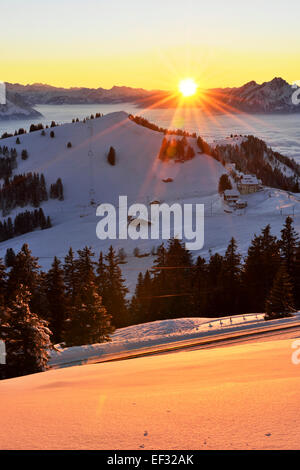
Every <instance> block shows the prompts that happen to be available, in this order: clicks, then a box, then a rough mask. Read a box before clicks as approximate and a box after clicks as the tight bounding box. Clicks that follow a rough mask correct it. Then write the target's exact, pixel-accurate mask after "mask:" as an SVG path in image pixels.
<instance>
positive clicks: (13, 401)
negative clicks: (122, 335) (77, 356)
mask: <svg viewBox="0 0 300 470" xmlns="http://www.w3.org/2000/svg"><path fill="white" fill-rule="evenodd" d="M293 352H295V350H294V349H292V341H291V340H279V341H270V342H261V343H259V342H256V343H251V344H243V345H238V346H234V347H226V348H215V349H207V350H197V351H185V352H178V353H177V354H166V355H163V356H151V357H144V358H139V359H132V360H127V361H121V362H113V363H105V364H93V365H86V366H83V367H82V366H78V367H70V368H66V369H58V370H52V371H49V372H44V373H39V374H34V375H30V376H26V377H20V378H15V379H10V380H5V381H2V382H1V386H0V415H1V431H0V448H1V449H116V450H117V449H137V450H142V449H146V450H148V449H156V450H159V449H167V450H168V449H169V450H173V449H186V450H190V449H200V450H203V449H300V409H299V387H300V376H299V367H300V365H295V364H293V362H292V353H293Z"/></svg>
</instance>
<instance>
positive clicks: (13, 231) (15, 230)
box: [0, 208, 52, 242]
mask: <svg viewBox="0 0 300 470" xmlns="http://www.w3.org/2000/svg"><path fill="white" fill-rule="evenodd" d="M50 227H52V224H51V220H50V217H49V216H48V217H46V216H45V214H44V211H43V209H42V208H40V209H35V210H34V211H25V212H20V213H19V214H18V215H16V217H15V219H14V221H12V219H11V218H10V217H8V219H7V220H4V221H3V222H2V221H0V242H3V241H5V240H9V239H10V238H13V237H18V236H19V235H23V234H24V233H28V232H32V231H33V230H35V229H36V228H40V229H41V230H45V229H47V228H50Z"/></svg>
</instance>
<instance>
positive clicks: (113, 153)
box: [107, 147, 116, 166]
mask: <svg viewBox="0 0 300 470" xmlns="http://www.w3.org/2000/svg"><path fill="white" fill-rule="evenodd" d="M107 161H108V163H109V164H110V165H112V166H114V165H115V164H116V151H115V149H114V148H113V147H110V149H109V152H108V155H107Z"/></svg>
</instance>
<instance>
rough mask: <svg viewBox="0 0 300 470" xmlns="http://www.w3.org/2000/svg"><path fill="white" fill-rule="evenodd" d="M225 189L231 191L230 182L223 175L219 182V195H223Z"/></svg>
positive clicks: (225, 175) (226, 176)
mask: <svg viewBox="0 0 300 470" xmlns="http://www.w3.org/2000/svg"><path fill="white" fill-rule="evenodd" d="M226 189H232V184H231V181H230V179H229V177H228V175H227V174H226V173H224V174H223V175H222V176H221V177H220V180H219V188H218V191H219V193H224V191H226Z"/></svg>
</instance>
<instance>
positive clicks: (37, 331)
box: [2, 284, 51, 378]
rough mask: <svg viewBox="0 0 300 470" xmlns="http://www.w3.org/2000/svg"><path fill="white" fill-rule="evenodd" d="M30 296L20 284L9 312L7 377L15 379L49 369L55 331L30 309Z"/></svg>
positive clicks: (5, 336) (6, 339) (6, 331)
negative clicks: (50, 350)
mask: <svg viewBox="0 0 300 470" xmlns="http://www.w3.org/2000/svg"><path fill="white" fill-rule="evenodd" d="M29 300H30V293H29V291H28V290H27V289H26V288H25V286H23V285H22V284H20V285H19V286H18V289H17V291H16V293H15V299H14V300H13V301H12V302H11V305H10V308H9V309H7V316H6V317H7V318H6V326H5V327H4V329H3V330H4V331H2V337H3V338H5V341H6V353H7V357H6V359H7V364H6V374H7V375H6V376H7V378H9V377H15V376H21V375H26V374H33V373H35V372H41V371H43V370H45V369H46V367H47V363H48V359H49V353H48V351H49V348H50V347H51V341H50V335H51V331H50V330H49V328H48V326H47V322H46V321H44V320H41V319H40V318H39V317H38V316H37V315H36V314H35V313H32V312H31V310H30V307H29Z"/></svg>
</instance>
